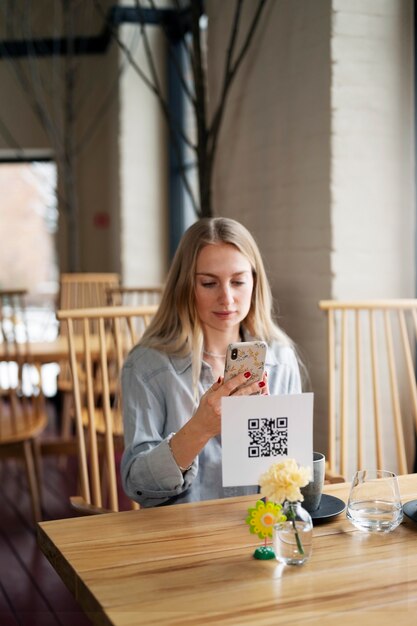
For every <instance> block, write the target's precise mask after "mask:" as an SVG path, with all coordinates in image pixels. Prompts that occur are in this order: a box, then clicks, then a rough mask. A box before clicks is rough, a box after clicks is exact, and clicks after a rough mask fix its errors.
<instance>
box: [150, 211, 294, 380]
mask: <svg viewBox="0 0 417 626" xmlns="http://www.w3.org/2000/svg"><path fill="white" fill-rule="evenodd" d="M219 243H226V244H231V245H233V246H235V247H236V248H237V249H238V250H239V251H240V252H241V253H242V254H243V255H244V256H245V257H246V258H247V259H248V261H249V262H250V264H251V267H252V274H253V291H252V300H251V305H250V309H249V313H248V315H247V316H246V318H245V320H243V322H242V324H243V326H244V328H245V329H246V330H247V331H248V333H249V334H250V335H251V336H252V337H253V338H255V339H260V340H264V341H266V342H270V341H272V340H274V339H275V340H278V341H279V342H280V343H281V344H284V345H291V346H292V345H293V343H292V341H291V340H290V339H289V337H288V336H287V335H286V334H285V333H284V331H283V330H281V328H279V326H278V325H277V324H276V323H274V321H273V319H272V315H273V306H272V295H271V288H270V286H269V282H268V279H267V276H266V272H265V268H264V264H263V261H262V257H261V254H260V252H259V249H258V246H257V244H256V242H255V240H254V238H253V237H252V235H251V234H250V232H249V231H248V230H247V229H246V228H245V227H244V226H243V225H242V224H240V223H239V222H236V221H235V220H232V219H229V218H225V217H213V218H202V219H200V220H198V221H197V222H195V223H194V224H193V225H192V226H190V227H189V228H188V230H187V231H186V232H185V233H184V235H183V237H182V239H181V241H180V243H179V246H178V248H177V251H176V253H175V256H174V259H173V262H172V265H171V269H170V271H169V273H168V277H167V281H166V285H165V289H164V292H163V294H162V299H161V303H160V305H159V307H158V311H157V313H156V314H155V316H154V318H153V320H152V322H151V323H150V325H149V326H148V328H147V329H146V331H145V333H144V335H143V337H142V339H141V341H140V344H141V345H144V346H148V347H150V348H154V349H156V350H160V351H162V352H166V353H167V354H172V355H176V356H186V355H187V354H190V353H191V357H192V367H193V382H194V383H195V384H197V382H198V380H199V377H200V372H201V358H202V350H203V331H202V327H201V324H200V320H199V317H198V315H197V310H196V306H195V272H196V264H197V257H198V255H199V253H200V251H201V250H202V248H204V246H207V245H209V244H219Z"/></svg>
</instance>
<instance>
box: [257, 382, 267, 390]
mask: <svg viewBox="0 0 417 626" xmlns="http://www.w3.org/2000/svg"><path fill="white" fill-rule="evenodd" d="M258 387H260V388H261V389H262V388H263V387H265V383H264V381H263V380H261V382H259V383H258Z"/></svg>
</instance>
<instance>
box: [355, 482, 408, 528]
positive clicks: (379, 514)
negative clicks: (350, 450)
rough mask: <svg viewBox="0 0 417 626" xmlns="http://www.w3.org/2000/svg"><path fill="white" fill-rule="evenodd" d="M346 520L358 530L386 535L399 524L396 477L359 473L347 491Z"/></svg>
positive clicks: (399, 503)
mask: <svg viewBox="0 0 417 626" xmlns="http://www.w3.org/2000/svg"><path fill="white" fill-rule="evenodd" d="M346 517H347V518H348V520H350V521H351V522H352V524H353V525H354V526H356V528H359V530H364V531H366V532H383V533H388V532H390V531H392V530H394V528H397V526H398V525H399V524H400V523H401V522H402V519H403V507H402V504H401V498H400V491H399V488H398V480H397V476H396V475H395V474H394V473H393V472H389V471H387V470H359V471H357V472H356V473H355V475H354V477H353V480H352V486H351V489H350V494H349V500H348V505H347V512H346Z"/></svg>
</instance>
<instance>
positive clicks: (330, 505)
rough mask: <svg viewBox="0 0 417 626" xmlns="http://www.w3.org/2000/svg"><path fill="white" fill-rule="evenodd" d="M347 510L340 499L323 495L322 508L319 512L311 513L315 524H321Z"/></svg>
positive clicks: (320, 507)
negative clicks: (320, 522)
mask: <svg viewBox="0 0 417 626" xmlns="http://www.w3.org/2000/svg"><path fill="white" fill-rule="evenodd" d="M345 509H346V504H345V503H344V502H343V500H340V498H335V496H329V495H327V494H326V493H323V495H322V496H321V501H320V506H319V508H318V509H317V511H312V512H311V513H310V515H311V518H312V520H313V522H319V521H322V520H323V521H324V520H328V519H331V518H332V517H336V515H339V514H340V513H343V511H344V510H345Z"/></svg>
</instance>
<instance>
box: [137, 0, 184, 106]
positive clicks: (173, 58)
mask: <svg viewBox="0 0 417 626" xmlns="http://www.w3.org/2000/svg"><path fill="white" fill-rule="evenodd" d="M137 2H138V0H136V3H137ZM149 3H150V5H151V7H152V8H153V9H155V10H157V6H156V4H155V2H154V1H153V0H149ZM175 6H176V8H177V11H180V10H181V7H180V4H179V3H178V2H175ZM163 30H164V33H165V35H166V37H167V39H169V37H168V33H167V29H166V27H165V26H163ZM181 42H182V43H183V44H184V46H185V49H186V52H187V55H188V58H189V61H190V59H191V57H190V50H189V48H188V46H187V45H186V43H185V38H184V37H182V38H181ZM168 56H169V58H170V61H172V64H173V66H174V67H175V70H176V72H177V76H178V78H179V81H180V83H181V87H182V88H183V91H184V93H185V95H186V96H187V98H188V100H189V101H190V102H191V104H192V105H193V106H194V107H195V104H196V103H195V97H194V95H193V94H192V93H191V90H190V87H189V84H188V82H187V81H186V80H185V76H184V72H183V71H182V69H181V67H180V65H179V63H178V61H177V58H176V56H175V54H173V53H172V50H171V46H169V47H168Z"/></svg>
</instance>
